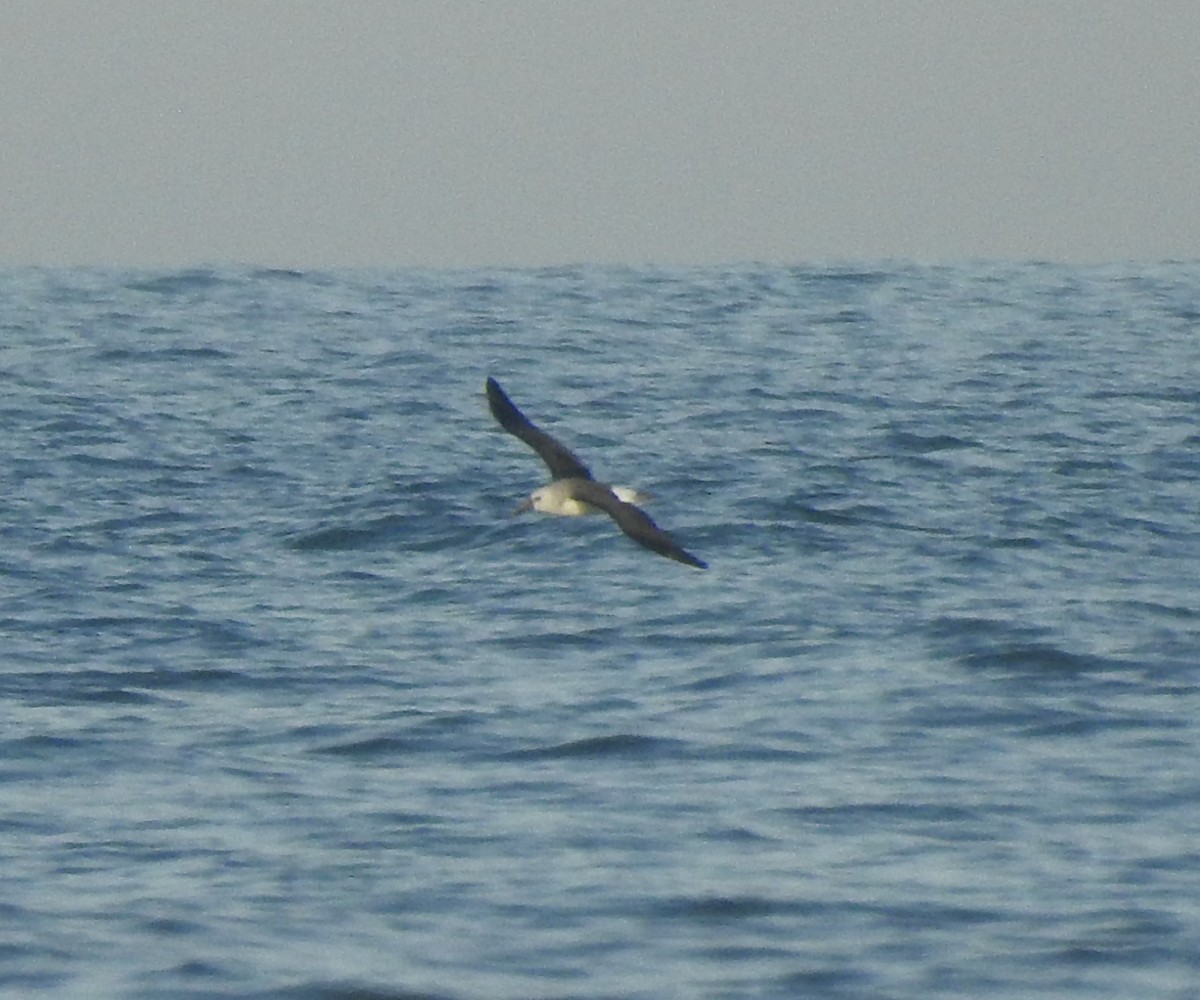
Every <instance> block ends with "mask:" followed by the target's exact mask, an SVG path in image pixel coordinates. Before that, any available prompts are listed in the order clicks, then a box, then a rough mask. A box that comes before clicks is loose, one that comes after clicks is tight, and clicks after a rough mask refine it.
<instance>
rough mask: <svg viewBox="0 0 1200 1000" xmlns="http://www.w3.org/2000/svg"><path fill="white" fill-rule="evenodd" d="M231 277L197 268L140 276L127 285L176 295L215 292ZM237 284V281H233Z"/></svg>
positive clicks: (162, 293)
mask: <svg viewBox="0 0 1200 1000" xmlns="http://www.w3.org/2000/svg"><path fill="white" fill-rule="evenodd" d="M230 283H231V281H230V279H229V278H227V277H225V276H223V275H220V274H218V273H217V272H216V271H213V270H210V269H207V268H195V269H191V270H186V271H177V272H175V273H172V274H159V275H154V276H147V277H143V278H138V279H136V280H133V281H130V282H128V283H127V284H126V285H125V287H126V288H128V289H129V290H130V291H134V292H147V293H149V294H151V295H162V296H166V297H170V296H176V295H200V294H210V295H211V294H213V293H214V292H217V291H219V290H220V289H221V288H222V286H225V285H228V284H230ZM232 283H234V284H236V283H237V282H232Z"/></svg>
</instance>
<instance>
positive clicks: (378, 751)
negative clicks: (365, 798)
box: [309, 736, 430, 760]
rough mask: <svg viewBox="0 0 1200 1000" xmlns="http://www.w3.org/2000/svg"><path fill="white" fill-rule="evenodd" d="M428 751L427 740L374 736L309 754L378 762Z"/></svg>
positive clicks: (338, 744) (321, 748)
mask: <svg viewBox="0 0 1200 1000" xmlns="http://www.w3.org/2000/svg"><path fill="white" fill-rule="evenodd" d="M428 749H430V745H429V743H428V741H426V740H414V739H410V738H407V737H404V736H372V737H369V738H367V739H361V740H350V741H349V742H346V743H329V744H326V745H324V746H320V747H316V748H315V749H313V750H311V751H309V752H310V753H314V754H319V755H321V756H331V757H351V758H354V759H356V760H378V759H392V758H396V757H407V756H409V755H411V754H413V753H416V752H418V751H420V750H428Z"/></svg>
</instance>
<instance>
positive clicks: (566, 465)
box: [487, 378, 592, 479]
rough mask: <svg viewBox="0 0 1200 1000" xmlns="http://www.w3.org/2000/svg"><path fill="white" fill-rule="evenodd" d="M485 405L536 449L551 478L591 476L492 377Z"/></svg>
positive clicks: (493, 414) (511, 430)
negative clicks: (518, 406)
mask: <svg viewBox="0 0 1200 1000" xmlns="http://www.w3.org/2000/svg"><path fill="white" fill-rule="evenodd" d="M487 398H488V406H489V407H491V410H492V416H493V417H495V418H496V422H497V423H498V424H499V425H500V426H501V427H503V428H504V429H505V430H506V431H508V433H509V434H512V435H513V436H514V437H519V438H520V439H521V440H522V441H524V442H525V443H526V444H527V445H529V447H530V448H532V449H533V450H534V451H536V452H537V453H538V454H539V455H541V457H542V461H543V462H545V463H546V467H547V468H548V469H549V470H550V476H551V478H553V479H591V478H592V474H591V472H589V471H588V467H587V466H586V465H584V464H583V463H582V462H581V461H579V459H578V458H577V457H576V456H575V455H574V453H573V452H572V451H571V450H570V449H569V448H567V446H566V445H564V444H560V443H559V442H558V441H556V440H555V439H554V438H552V437H551V436H550V435H549V434H547V433H546V432H545V431H543V430H541V429H539V428H537V427H535V426H534V425H533V424H531V423H530V422H529V419H528V418H527V417H526V416H525V414H524V413H522V412H521V411H520V410H518V409H517V407H516V405H515V404H514V403H513V401H512V400H511V399H509V398H508V396H506V395H505V394H504V390H503V389H501V388H500V383H499V382H497V381H496V380H495V379H494V378H489V379H488V380H487Z"/></svg>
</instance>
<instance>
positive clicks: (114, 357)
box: [96, 347, 236, 365]
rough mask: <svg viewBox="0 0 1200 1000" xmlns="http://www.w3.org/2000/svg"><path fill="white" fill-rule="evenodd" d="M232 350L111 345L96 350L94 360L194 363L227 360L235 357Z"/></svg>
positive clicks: (133, 362) (106, 362)
mask: <svg viewBox="0 0 1200 1000" xmlns="http://www.w3.org/2000/svg"><path fill="white" fill-rule="evenodd" d="M235 357H236V355H235V354H234V353H233V352H232V351H225V350H222V349H221V348H219V347H155V348H145V347H142V348H133V347H112V348H109V349H107V350H103V351H98V352H97V353H96V360H97V361H98V362H100V363H101V364H106V365H107V364H113V365H126V364H172V363H179V364H184V365H187V364H195V363H196V362H198V361H228V360H232V359H233V358H235Z"/></svg>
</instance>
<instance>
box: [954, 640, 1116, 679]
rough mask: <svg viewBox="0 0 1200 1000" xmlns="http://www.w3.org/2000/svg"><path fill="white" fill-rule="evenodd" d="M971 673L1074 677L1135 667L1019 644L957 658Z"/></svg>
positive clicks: (1055, 648) (1039, 645) (1047, 646)
mask: <svg viewBox="0 0 1200 1000" xmlns="http://www.w3.org/2000/svg"><path fill="white" fill-rule="evenodd" d="M957 660H958V662H959V663H960V664H962V666H964V667H966V668H968V669H970V670H979V671H989V672H990V671H995V672H999V673H1003V674H1010V675H1012V674H1027V675H1030V676H1034V677H1073V676H1079V675H1083V674H1092V673H1102V672H1105V671H1109V670H1126V671H1127V670H1129V669H1131V667H1133V666H1134V664H1130V663H1127V662H1125V661H1121V660H1113V659H1110V658H1108V657H1104V656H1097V655H1095V654H1091V653H1076V652H1073V651H1071V650H1068V649H1063V648H1062V647H1060V646H1056V645H1051V644H1049V643H1016V644H1013V645H1007V646H1003V647H999V648H995V649H986V650H983V649H981V650H976V651H973V652H970V653H964V654H962V655H960V656H958V657H957Z"/></svg>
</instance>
